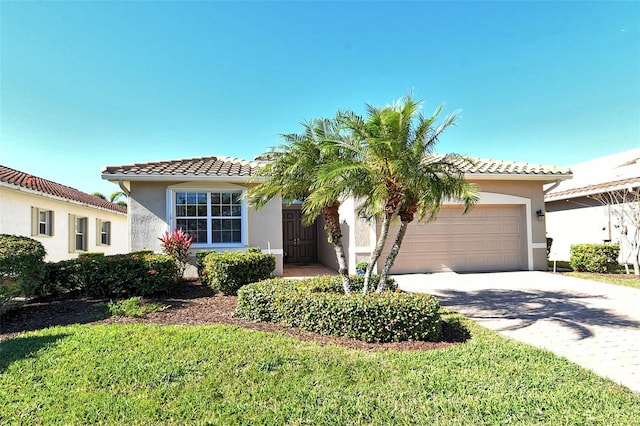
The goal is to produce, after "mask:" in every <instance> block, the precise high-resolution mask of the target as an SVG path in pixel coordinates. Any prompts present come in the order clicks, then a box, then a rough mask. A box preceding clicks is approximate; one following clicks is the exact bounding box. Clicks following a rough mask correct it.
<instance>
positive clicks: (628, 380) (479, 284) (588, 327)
mask: <svg viewBox="0 0 640 426" xmlns="http://www.w3.org/2000/svg"><path fill="white" fill-rule="evenodd" d="M394 278H395V279H396V280H397V282H398V285H399V287H400V289H402V290H405V291H410V292H418V293H429V294H434V295H436V296H438V299H439V300H440V302H441V304H442V305H443V306H446V307H449V308H451V309H453V310H455V311H458V312H460V313H461V314H463V315H465V316H466V317H468V318H471V319H473V320H474V321H476V322H478V323H479V324H480V325H482V326H484V327H487V328H490V329H492V330H496V331H498V332H499V333H501V334H503V335H506V336H509V337H511V338H513V339H515V340H519V341H521V342H525V343H529V344H531V345H534V346H537V347H539V348H543V349H547V350H549V351H552V352H554V353H556V354H557V355H560V356H563V357H565V358H567V359H569V360H570V361H572V362H575V363H576V364H578V365H580V366H582V367H585V368H588V369H590V370H592V371H594V372H595V373H597V374H599V375H601V376H604V377H608V378H610V379H612V380H613V381H615V382H617V383H620V384H622V385H624V386H626V387H628V388H629V389H631V390H633V391H635V392H640V290H638V289H633V288H629V287H622V286H617V285H612V284H604V283H598V282H594V281H588V280H582V279H579V278H573V277H566V276H561V275H558V274H552V273H548V272H499V273H485V274H456V273H438V274H412V275H396V276H394Z"/></svg>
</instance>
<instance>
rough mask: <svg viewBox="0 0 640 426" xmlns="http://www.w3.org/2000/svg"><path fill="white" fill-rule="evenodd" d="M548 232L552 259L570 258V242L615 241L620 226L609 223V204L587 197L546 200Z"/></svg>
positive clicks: (599, 242)
mask: <svg viewBox="0 0 640 426" xmlns="http://www.w3.org/2000/svg"><path fill="white" fill-rule="evenodd" d="M547 236H548V237H550V238H553V244H552V246H551V254H550V256H549V258H550V259H552V260H566V261H568V260H569V259H570V258H571V245H573V244H602V243H605V242H613V243H618V242H619V240H620V238H619V237H620V236H619V230H618V229H616V228H615V227H614V226H612V224H611V222H610V218H609V208H608V207H607V206H603V205H602V204H601V203H599V202H598V201H596V200H592V199H589V198H586V197H582V198H577V199H572V200H558V201H551V202H548V203H547Z"/></svg>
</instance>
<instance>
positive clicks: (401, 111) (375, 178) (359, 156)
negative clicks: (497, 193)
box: [312, 95, 477, 292]
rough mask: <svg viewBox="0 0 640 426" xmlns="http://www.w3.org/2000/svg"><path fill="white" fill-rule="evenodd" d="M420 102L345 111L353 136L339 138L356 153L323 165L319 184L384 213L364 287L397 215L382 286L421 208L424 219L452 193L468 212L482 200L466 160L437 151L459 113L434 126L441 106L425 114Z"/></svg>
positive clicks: (342, 117)
mask: <svg viewBox="0 0 640 426" xmlns="http://www.w3.org/2000/svg"><path fill="white" fill-rule="evenodd" d="M420 104H421V103H420V102H416V101H414V100H413V99H412V97H411V96H410V95H409V96H407V97H406V98H404V99H403V100H401V101H399V102H397V103H396V104H394V105H391V106H386V107H384V108H376V107H373V106H370V105H367V118H366V120H365V119H363V118H362V117H360V116H358V115H356V114H354V113H352V112H345V113H342V114H340V122H341V123H342V124H343V125H344V126H345V127H346V128H348V129H349V130H350V131H351V132H352V134H353V138H352V139H351V140H347V141H346V142H345V141H340V142H338V143H339V144H340V146H341V148H342V149H343V150H345V151H350V152H351V155H349V156H347V157H346V158H345V159H343V160H342V161H339V162H335V163H332V164H326V165H324V166H323V167H322V169H321V170H320V172H319V178H318V181H317V185H319V186H321V187H328V186H330V185H331V184H334V185H337V188H335V189H334V190H336V191H341V192H342V193H343V194H346V195H350V196H354V197H357V198H361V199H362V200H363V204H362V206H361V208H360V210H361V212H360V213H365V214H366V215H368V216H373V215H376V216H382V224H381V230H380V235H379V237H378V240H377V241H376V245H375V248H374V249H373V250H372V252H371V256H370V258H369V266H368V267H367V270H366V272H365V277H364V289H363V291H364V292H368V291H369V287H370V280H371V274H372V271H373V268H374V267H375V265H376V263H377V261H378V259H379V258H380V255H381V253H382V250H383V248H384V246H385V243H386V240H387V237H388V233H389V228H390V225H391V223H392V222H393V221H394V220H395V219H397V217H398V216H400V219H401V226H400V229H399V231H398V235H397V236H396V239H395V241H394V245H393V247H392V249H391V252H390V253H389V255H388V257H387V259H386V261H385V265H384V268H383V270H382V274H381V277H380V281H379V284H378V288H377V290H378V291H382V290H384V288H385V287H386V277H387V276H388V273H389V271H390V269H391V266H393V262H394V261H395V258H396V256H397V254H398V251H399V250H400V245H401V244H402V240H403V238H404V234H405V232H406V227H407V225H408V224H409V223H410V222H411V221H413V220H414V216H415V214H416V213H417V214H418V216H419V218H420V219H423V218H424V217H425V216H427V215H428V217H429V218H430V219H433V218H435V215H436V214H437V211H438V210H439V209H440V207H441V205H442V202H443V201H444V200H446V199H448V198H459V199H462V200H463V201H464V203H465V206H466V209H465V212H466V211H468V209H469V208H471V206H472V205H473V204H474V203H475V202H476V201H477V196H476V195H475V192H474V188H473V187H472V186H470V185H469V184H467V183H466V182H464V179H463V177H464V171H463V166H464V160H465V159H464V158H463V157H460V156H457V155H455V154H452V155H448V156H434V155H433V154H432V152H433V149H434V147H435V144H436V142H437V141H438V138H439V136H440V135H441V134H442V132H443V131H444V130H445V129H446V128H447V127H449V126H450V125H453V124H454V122H455V118H456V114H453V115H450V116H448V117H446V118H445V120H444V121H443V123H442V124H440V125H439V126H438V127H437V128H436V129H434V128H433V125H434V123H435V121H436V119H437V117H438V115H439V114H440V112H441V111H442V106H441V107H439V108H438V109H437V110H436V111H435V113H434V114H433V115H432V116H431V117H428V118H425V117H424V116H423V115H422V114H421V113H420V112H419V108H420ZM354 178H355V179H354ZM312 197H313V196H312Z"/></svg>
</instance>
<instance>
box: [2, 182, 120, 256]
mask: <svg viewBox="0 0 640 426" xmlns="http://www.w3.org/2000/svg"><path fill="white" fill-rule="evenodd" d="M32 207H37V208H39V209H43V210H51V211H53V212H54V214H53V218H54V224H53V231H54V232H53V233H54V235H53V236H40V235H37V236H32V235H31V208H32ZM70 214H73V215H76V216H81V217H86V218H87V228H88V229H87V234H88V235H87V251H90V252H100V253H104V254H107V255H110V254H118V253H127V252H128V251H129V244H128V238H127V233H128V231H127V215H126V214H124V213H117V212H114V211H111V210H106V209H101V208H98V207H92V206H88V205H84V204H80V203H75V202H72V201H69V200H64V199H62V198H54V197H49V196H46V195H40V194H39V193H37V192H36V191H30V190H22V189H12V188H7V187H4V186H2V187H0V233H2V234H12V235H22V236H26V237H31V238H33V239H35V240H38V241H40V242H41V243H42V245H43V246H44V248H45V249H46V251H47V257H46V260H47V261H51V262H56V261H59V260H65V259H72V258H75V257H77V255H78V252H73V253H71V252H69V215H70ZM96 219H100V220H102V221H109V222H111V244H110V245H108V246H103V245H98V244H97V242H98V232H99V230H98V229H96V225H97V223H96Z"/></svg>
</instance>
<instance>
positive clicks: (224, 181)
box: [102, 157, 571, 275]
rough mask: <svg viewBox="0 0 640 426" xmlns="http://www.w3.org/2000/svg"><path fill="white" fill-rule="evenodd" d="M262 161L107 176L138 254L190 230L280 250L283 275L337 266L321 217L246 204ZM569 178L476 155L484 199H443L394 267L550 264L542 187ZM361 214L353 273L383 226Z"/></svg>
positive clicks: (125, 170)
mask: <svg viewBox="0 0 640 426" xmlns="http://www.w3.org/2000/svg"><path fill="white" fill-rule="evenodd" d="M261 164H262V163H261V162H260V161H245V160H240V159H237V158H228V157H204V158H192V159H183V160H171V161H159V162H151V163H142V164H132V165H123V166H112V167H106V168H105V169H104V170H103V172H102V178H103V179H106V180H109V181H112V182H114V183H118V184H119V185H120V186H121V187H122V188H125V189H126V190H127V192H128V196H129V225H130V228H129V232H130V246H131V249H132V250H137V249H143V248H149V249H153V250H155V251H160V250H161V247H160V242H159V241H158V239H157V237H159V236H160V235H162V234H163V233H164V232H165V231H167V230H169V231H170V230H172V229H175V228H183V229H184V230H186V231H188V232H189V233H191V234H192V235H193V236H194V237H195V243H194V244H193V248H194V249H196V250H198V249H216V250H245V249H246V248H247V247H253V246H257V247H261V248H262V249H263V251H265V252H267V251H269V252H270V253H272V254H274V255H275V256H276V263H277V267H276V271H275V274H276V275H282V274H283V267H284V265H285V263H315V262H319V263H322V264H324V265H327V266H329V267H332V268H336V260H335V254H334V251H333V248H332V247H331V245H330V244H329V243H328V242H327V238H326V236H325V233H324V229H323V228H324V223H323V219H322V217H319V218H318V220H317V221H316V223H315V224H314V225H312V226H310V227H304V226H302V224H301V212H300V206H299V205H293V206H288V205H282V200H281V199H279V198H276V199H273V200H272V201H271V202H269V203H268V204H267V205H266V206H265V207H264V208H263V209H262V210H260V211H254V210H253V209H251V208H249V207H248V206H247V203H246V200H245V197H244V195H245V194H246V192H247V189H248V188H249V187H250V186H251V185H253V183H251V177H252V176H253V175H254V173H255V172H256V170H257V169H258V168H259V167H260V166H261ZM570 176H571V172H570V170H569V169H558V168H555V167H550V166H540V165H529V164H526V163H514V162H504V161H494V160H477V162H476V164H475V165H474V166H470V167H469V169H468V171H467V173H466V177H467V179H468V180H469V181H470V182H474V183H476V184H477V185H478V186H479V189H480V191H481V193H480V195H481V199H480V203H479V204H478V205H477V206H476V207H475V208H474V209H473V210H472V211H471V212H470V213H469V214H467V215H464V216H463V215H462V208H461V206H459V205H456V204H449V205H445V206H444V208H443V209H442V211H441V212H440V214H439V215H438V219H437V220H436V221H435V222H434V223H431V224H418V223H414V224H411V225H410V228H409V230H408V232H407V235H406V237H405V242H404V243H403V246H402V249H401V251H400V254H399V256H398V258H397V260H396V264H395V266H394V268H393V272H394V273H408V272H432V271H501V270H534V269H536V270H544V269H546V267H547V259H546V244H545V223H544V220H543V219H544V216H543V214H544V213H543V212H544V196H543V192H542V188H543V185H544V184H546V183H550V182H556V181H560V180H564V179H568V178H570ZM356 212H357V208H356V205H355V202H354V200H347V201H345V202H344V203H343V205H342V207H341V209H340V214H341V220H342V222H343V224H344V225H343V241H344V242H345V249H346V252H347V256H348V257H347V258H348V260H349V267H350V269H351V272H355V264H356V262H358V261H361V260H365V259H366V258H367V257H368V255H369V253H370V252H371V248H372V246H373V245H374V244H375V239H376V235H377V232H378V229H377V227H376V223H375V221H368V220H367V219H366V218H360V217H359V216H358V214H357V213H356ZM540 219H542V220H540ZM392 232H394V231H393V230H392ZM390 240H391V241H389V244H391V242H392V240H393V238H390Z"/></svg>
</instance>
